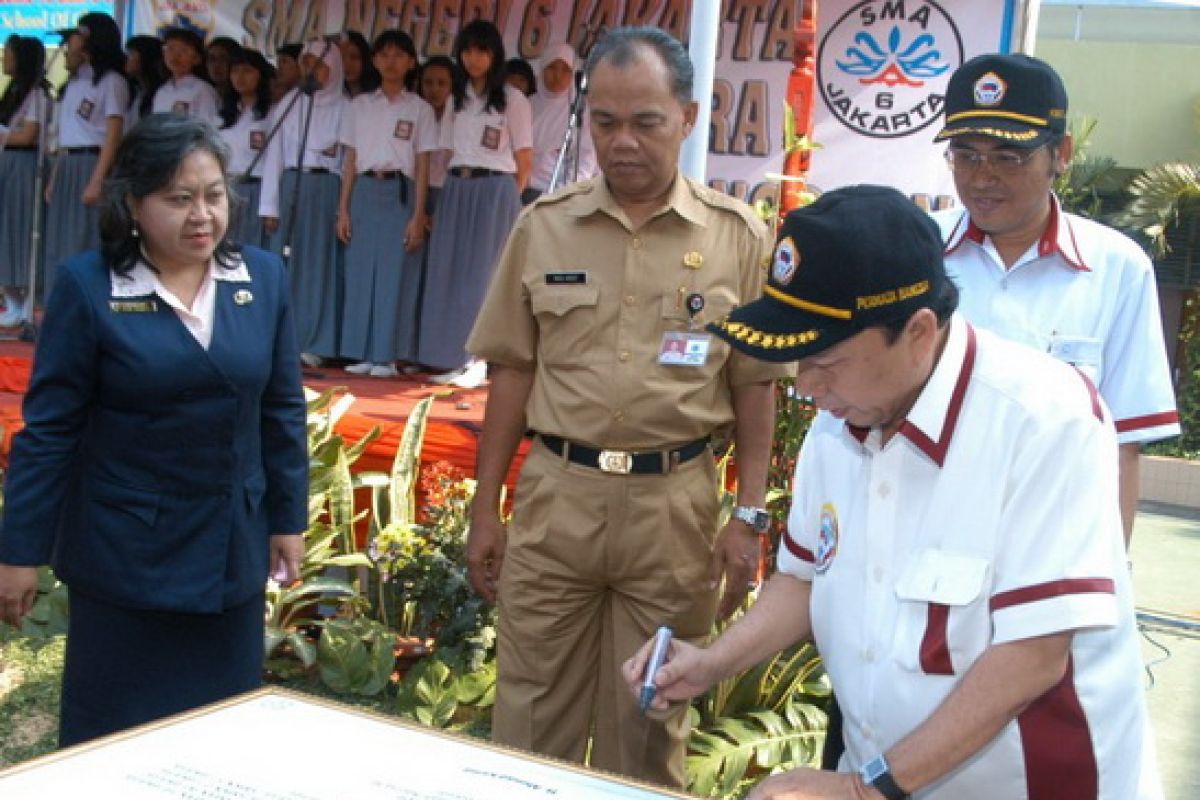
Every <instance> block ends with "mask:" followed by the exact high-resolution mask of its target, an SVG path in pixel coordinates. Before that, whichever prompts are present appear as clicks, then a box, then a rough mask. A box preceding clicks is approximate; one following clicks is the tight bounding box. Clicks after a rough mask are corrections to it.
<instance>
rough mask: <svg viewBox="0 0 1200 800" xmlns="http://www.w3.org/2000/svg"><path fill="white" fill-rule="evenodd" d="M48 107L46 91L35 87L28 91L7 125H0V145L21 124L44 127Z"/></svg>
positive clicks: (48, 100) (48, 101)
mask: <svg viewBox="0 0 1200 800" xmlns="http://www.w3.org/2000/svg"><path fill="white" fill-rule="evenodd" d="M49 106H50V99H49V97H48V96H47V95H46V90H45V89H43V88H41V87H38V86H35V87H34V88H33V89H32V90H30V92H29V94H27V95H25V99H24V100H22V101H21V105H19V106H17V110H16V111H15V112H14V113H13V115H12V117H11V118H10V119H9V121H8V125H0V143H2V142H4V140H5V139H6V138H7V137H8V135H9V134H11V133H12V132H13V131H15V130H16V129H17V128H19V127H21V125H22V124H25V123H29V124H34V125H45V124H46V121H47V120H46V110H47V108H49ZM35 144H36V143H35Z"/></svg>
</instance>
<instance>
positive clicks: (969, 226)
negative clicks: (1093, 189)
mask: <svg viewBox="0 0 1200 800" xmlns="http://www.w3.org/2000/svg"><path fill="white" fill-rule="evenodd" d="M986 239H987V234H986V233H984V232H983V231H982V230H980V229H979V228H978V227H977V226H976V225H975V223H974V221H972V220H971V215H970V213H968V212H967V210H966V208H964V209H963V213H962V214H961V215H960V216H959V218H958V221H957V222H955V223H954V228H953V229H952V230H951V231H950V235H949V236H948V237H946V250H945V254H946V255H950V254H951V253H953V252H954V251H955V250H957V249H958V248H959V246H960V245H961V244H962V243H963V242H967V241H969V242H974V243H975V244H977V245H980V246H982V245H983V243H984V241H985V240H986ZM1037 254H1038V258H1045V257H1047V256H1052V255H1057V256H1059V257H1060V258H1061V259H1062V261H1063V263H1064V264H1065V265H1066V266H1068V267H1070V268H1071V269H1074V270H1076V271H1077V272H1090V271H1091V269H1090V268H1089V267H1088V265H1087V264H1086V263H1085V262H1084V260H1083V253H1082V252H1081V251H1080V250H1079V243H1078V242H1077V241H1076V239H1075V230H1074V226H1072V224H1071V216H1070V215H1069V214H1064V213H1063V210H1062V204H1061V203H1060V202H1059V200H1058V197H1057V196H1055V195H1053V194H1051V195H1050V219H1049V220H1048V221H1047V222H1046V228H1045V230H1043V231H1042V238H1040V239H1038V243H1037Z"/></svg>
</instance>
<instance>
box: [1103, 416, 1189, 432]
mask: <svg viewBox="0 0 1200 800" xmlns="http://www.w3.org/2000/svg"><path fill="white" fill-rule="evenodd" d="M1178 422H1179V412H1178V411H1164V412H1162V413H1161V414H1146V415H1145V416H1143V417H1130V418H1129V419H1119V420H1117V433H1126V432H1128V431H1137V430H1141V429H1142V428H1153V427H1156V426H1158V425H1174V424H1177V423H1178Z"/></svg>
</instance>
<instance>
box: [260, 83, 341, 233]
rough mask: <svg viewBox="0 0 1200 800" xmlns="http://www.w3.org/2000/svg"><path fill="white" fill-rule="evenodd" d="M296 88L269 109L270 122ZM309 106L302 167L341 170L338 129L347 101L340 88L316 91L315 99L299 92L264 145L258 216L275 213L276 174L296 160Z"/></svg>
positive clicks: (290, 97)
mask: <svg viewBox="0 0 1200 800" xmlns="http://www.w3.org/2000/svg"><path fill="white" fill-rule="evenodd" d="M298 91H299V90H297V89H292V90H291V91H290V92H288V93H287V94H286V95H284V97H283V99H282V100H281V101H279V103H278V104H276V106H275V108H274V109H272V110H271V114H270V119H271V124H272V125H274V124H275V120H277V119H278V118H279V116H280V115H282V114H283V113H284V112H285V111H287V109H288V107H289V104H290V103H291V100H292V97H293V96H294V95H295V94H296V93H297V92H298ZM310 106H311V108H312V114H311V118H310V119H309V122H308V139H307V140H306V141H305V147H304V160H303V168H304V169H314V168H316V169H323V170H328V171H329V172H333V173H337V174H339V175H340V174H341V171H342V146H341V142H339V141H338V130H339V129H340V128H341V124H342V115H343V114H344V113H345V111H346V109H347V108H348V107H349V106H350V101H349V100H348V99H346V97H345V95H343V94H342V92H341V89H335V90H328V89H326V90H322V91H320V92H317V101H316V102H314V101H313V98H310V97H303V96H302V97H301V98H300V99H299V100H298V101H297V102H296V104H295V105H294V106H291V112H290V113H288V114H287V116H286V117H284V118H283V124H282V125H280V126H279V131H278V132H277V133H276V134H275V138H274V139H272V140H271V142H270V143H269V144H268V145H267V154H266V156H265V157H264V158H263V172H262V190H261V193H260V195H259V199H258V213H259V216H262V217H278V216H279V187H280V178H281V177H282V176H283V171H284V170H285V169H293V168H295V167H296V164H297V162H298V160H299V159H298V156H299V154H300V141H301V138H302V137H303V135H304V122H305V118H306V117H308V116H309V107H310Z"/></svg>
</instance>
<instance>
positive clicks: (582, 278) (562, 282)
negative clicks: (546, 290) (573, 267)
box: [546, 272, 588, 286]
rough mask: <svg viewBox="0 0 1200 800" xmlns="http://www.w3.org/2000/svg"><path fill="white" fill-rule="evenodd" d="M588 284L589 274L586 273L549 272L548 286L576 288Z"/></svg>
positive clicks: (547, 276)
mask: <svg viewBox="0 0 1200 800" xmlns="http://www.w3.org/2000/svg"><path fill="white" fill-rule="evenodd" d="M587 282H588V274H587V273H586V272H547V273H546V285H547V286H576V285H582V284H586V283H587Z"/></svg>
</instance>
